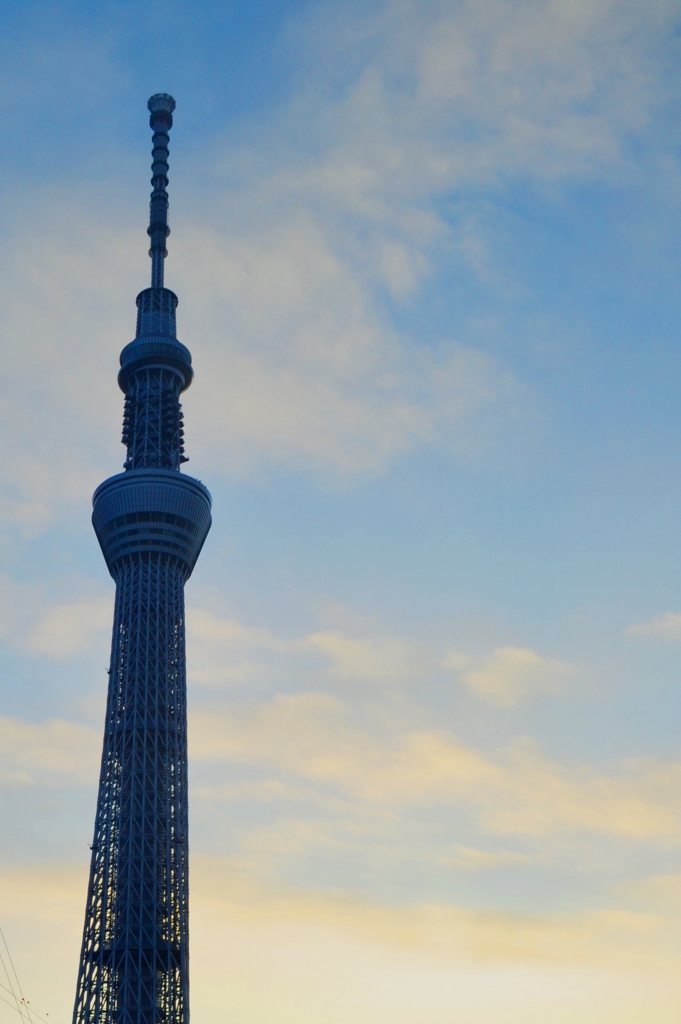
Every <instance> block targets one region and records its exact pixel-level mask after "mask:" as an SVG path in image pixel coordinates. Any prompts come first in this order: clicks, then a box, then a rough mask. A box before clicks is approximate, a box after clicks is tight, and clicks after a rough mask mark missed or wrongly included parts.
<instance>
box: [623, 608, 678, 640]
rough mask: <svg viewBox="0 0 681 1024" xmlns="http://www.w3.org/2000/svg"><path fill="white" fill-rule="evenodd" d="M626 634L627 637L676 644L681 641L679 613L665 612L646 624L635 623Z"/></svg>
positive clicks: (628, 628)
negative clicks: (668, 641) (667, 641)
mask: <svg viewBox="0 0 681 1024" xmlns="http://www.w3.org/2000/svg"><path fill="white" fill-rule="evenodd" d="M626 632H627V633H628V634H629V636H637V637H644V638H646V639H653V640H670V641H673V642H676V641H678V640H681V612H665V613H664V615H659V616H657V618H654V619H649V620H648V621H647V622H635V623H634V624H633V625H632V626H628V627H627V629H626Z"/></svg>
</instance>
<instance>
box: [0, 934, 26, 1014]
mask: <svg viewBox="0 0 681 1024" xmlns="http://www.w3.org/2000/svg"><path fill="white" fill-rule="evenodd" d="M0 937H2V944H3V946H4V947H5V949H6V951H7V959H8V960H9V962H10V966H11V968H12V973H13V975H14V980H15V981H16V983H17V988H18V989H19V995H20V996H21V1003H23V1005H24V1007H25V1009H26V1016H27V1017H28V1024H33V1022H32V1021H31V1011H30V1010H29V1009H28V1003H27V1002H26V999H25V998H24V993H23V990H22V988H21V982H20V981H19V975H18V974H17V969H16V967H15V966H14V960H12V954H11V953H10V951H9V946H8V945H7V939H6V938H5V933H4V931H3V930H2V926H0ZM0 956H2V952H1V951H0ZM3 967H5V964H4V960H3ZM5 974H6V975H7V979H8V980H10V978H9V972H8V970H7V967H5ZM10 988H11V989H12V990H13V989H14V985H13V984H12V982H11V980H10ZM12 995H14V998H15V999H16V995H15V993H14V991H12ZM19 1005H20V1004H19V1001H18V1000H17V1008H18V1007H19ZM22 1016H23V1015H22Z"/></svg>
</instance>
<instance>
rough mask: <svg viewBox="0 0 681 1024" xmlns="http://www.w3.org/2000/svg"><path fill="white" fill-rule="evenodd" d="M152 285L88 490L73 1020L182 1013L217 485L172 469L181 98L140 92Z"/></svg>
mask: <svg viewBox="0 0 681 1024" xmlns="http://www.w3.org/2000/svg"><path fill="white" fill-rule="evenodd" d="M148 106H149V110H150V112H151V118H150V124H151V127H152V129H153V132H154V136H153V154H152V158H153V164H152V175H153V176H152V179H151V183H152V186H153V192H152V194H151V216H150V224H149V229H148V233H149V237H150V239H151V248H150V250H149V255H150V256H151V259H152V274H151V283H152V287H151V288H147V289H146V290H145V291H143V292H141V293H140V295H138V297H137V332H136V337H135V340H134V341H132V342H131V343H130V344H129V345H127V346H126V347H125V348H124V349H123V352H122V353H121V370H120V373H119V376H118V381H119V384H120V386H121V389H122V390H123V392H124V394H125V413H124V417H123V443H124V444H125V445H126V447H127V458H126V461H125V464H124V468H125V472H123V473H120V474H118V475H117V476H114V477H111V478H110V479H109V480H106V481H105V482H104V483H103V484H102V485H101V486H100V487H98V488H97V490H96V491H95V495H94V500H93V504H94V511H93V516H92V520H93V524H94V528H95V531H96V533H97V537H98V539H99V542H100V545H101V547H102V552H103V554H104V557H105V559H106V563H107V566H108V568H109V572H110V573H111V575H112V576H113V578H114V580H115V582H116V603H115V611H114V625H113V638H112V645H111V665H110V669H109V692H108V701H107V710H106V724H105V730H104V749H103V754H102V767H101V773H100V779H99V798H98V802H97V814H96V820H95V834H94V840H93V843H92V860H91V865H90V881H89V886H88V895H87V906H86V911H85V928H84V932H83V945H82V951H81V958H80V969H79V974H78V985H77V992H76V1004H75V1009H74V1015H73V1021H74V1024H187V1022H188V1020H189V951H188V938H189V932H188V869H187V857H188V846H187V698H186V673H185V617H184V585H185V582H186V581H187V579H188V578H189V576H190V575H191V572H192V569H193V568H194V565H195V563H196V559H197V558H198V556H199V552H200V551H201V547H202V545H203V542H204V540H205V539H206V536H207V534H208V530H209V529H210V523H211V518H210V495H209V493H208V491H207V490H206V488H205V487H204V486H203V484H201V483H200V482H199V481H198V480H194V479H193V478H192V477H189V476H185V475H184V474H180V472H179V469H180V464H181V463H183V462H186V461H187V460H186V458H185V456H184V445H183V423H182V411H181V406H180V394H181V392H182V391H184V390H185V389H186V388H187V387H189V385H190V383H191V381H192V368H191V356H190V353H189V350H188V349H186V348H185V347H184V345H181V344H180V342H179V341H178V340H177V337H176V326H175V310H176V308H177V296H175V295H174V294H173V292H171V291H169V290H168V289H167V288H164V286H163V266H164V259H165V257H166V255H167V252H166V238H167V236H168V234H169V229H168V217H167V215H168V193H167V191H166V188H167V185H168V132H169V130H170V128H171V127H172V123H173V118H172V114H173V110H174V109H175V101H174V100H173V98H172V97H171V96H167V95H166V94H158V95H156V96H152V97H151V99H150V100H149V104H148Z"/></svg>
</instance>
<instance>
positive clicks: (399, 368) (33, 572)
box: [0, 0, 681, 1024]
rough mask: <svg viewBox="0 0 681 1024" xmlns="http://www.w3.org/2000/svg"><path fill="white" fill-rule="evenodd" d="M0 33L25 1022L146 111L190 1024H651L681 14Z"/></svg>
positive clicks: (16, 879) (97, 596) (93, 583)
mask: <svg viewBox="0 0 681 1024" xmlns="http://www.w3.org/2000/svg"><path fill="white" fill-rule="evenodd" d="M0 19H1V31H0V58H1V60H0V66H1V67H2V69H3V71H2V89H1V90H0V129H1V130H0V156H1V159H0V191H1V193H2V202H1V203H0V210H1V213H0V250H1V259H0V337H1V338H2V358H3V373H2V376H1V377H0V416H1V417H2V428H3V440H4V446H3V452H4V466H3V475H2V493H1V494H0V559H1V562H2V564H1V565H0V659H1V661H2V673H1V674H0V732H1V733H2V737H1V742H0V800H1V801H2V815H1V816H0V894H1V895H0V924H1V925H2V927H3V928H4V930H5V933H6V934H7V937H8V940H9V941H10V944H11V946H12V949H13V952H14V955H15V959H16V961H17V967H18V969H19V971H20V974H21V978H22V982H23V985H24V988H25V990H26V992H27V995H28V997H29V998H31V999H32V1000H33V1002H34V1003H35V1004H36V1005H37V1006H38V1007H39V1008H40V1009H43V1010H46V1011H48V1012H49V1014H50V1016H51V1017H54V1018H55V1019H59V1020H62V1021H64V1020H66V1019H67V1015H68V1014H69V1013H70V1006H71V1002H72V999H73V992H74V984H75V970H76V963H77V955H78V944H79V932H80V928H81V923H82V911H83V906H84V899H85V884H86V873H87V855H88V850H87V843H88V841H89V839H90V835H91V830H92V822H93V819H94V802H95V796H96V793H95V781H96V776H97V760H98V754H99V748H100V744H101V732H102V721H103V702H104V695H105V684H106V673H105V666H106V664H107V661H108V645H109V631H110V623H111V612H112V603H113V587H112V583H111V581H110V580H109V578H108V577H107V574H106V570H105V567H104V563H103V559H102V558H101V555H100V553H99V550H98V548H97V544H96V540H95V537H94V533H93V532H92V529H91V526H90V523H89V515H90V499H91V494H92V491H93V490H94V488H95V487H96V486H97V484H98V483H99V482H100V481H101V480H103V479H104V478H105V477H106V476H109V475H111V474H113V473H115V472H118V471H119V470H120V468H121V464H122V461H123V448H122V446H121V445H120V444H119V437H120V421H121V415H122V396H121V394H120V392H119V391H118V388H117V385H116V369H117V360H118V354H119V352H120V350H121V348H122V347H123V346H124V345H125V344H126V343H127V342H128V341H130V339H131V337H132V333H133V329H134V298H135V295H136V294H137V292H138V291H139V290H140V289H141V288H143V287H145V286H146V284H147V281H148V276H149V260H148V258H147V255H146V248H147V244H146V235H145V226H146V218H147V203H148V192H149V184H148V179H149V149H150V138H149V131H148V127H147V122H146V113H145V103H146V99H147V97H148V96H149V95H150V94H151V93H153V92H156V91H168V92H171V93H172V94H173V95H174V96H175V98H176V100H177V104H178V106H177V113H176V118H175V127H174V128H173V132H172V135H171V184H170V199H171V209H170V220H171V228H172V235H171V237H170V241H169V250H170V256H169V258H168V260H167V263H166V279H167V282H168V284H169V286H170V287H172V288H173V289H174V290H175V291H176V292H177V293H178V295H179V298H180V306H179V310H178V333H179V336H180V339H181V340H182V341H183V342H184V343H185V344H187V345H188V346H189V347H190V349H191V351H192V353H193V357H194V365H195V368H196V379H195V382H194V384H193V386H192V388H191V389H190V391H189V392H187V394H186V396H185V403H184V405H185V413H186V425H187V430H186V433H187V450H188V454H189V456H190V460H191V461H190V463H189V466H188V467H187V469H188V471H189V472H191V473H192V474H194V475H196V476H198V477H199V478H201V479H202V480H203V481H204V482H205V483H207V484H208V486H209V487H210V489H211V491H212V493H213V497H214V511H215V517H214V526H213V530H212V532H211V534H210V537H209V539H208V542H207V544H206V547H205V550H204V553H203V555H202V558H201V560H200V562H199V565H198V567H197V570H196V572H195V574H194V577H193V578H192V580H191V582H190V584H189V586H188V588H187V601H188V652H189V654H188V658H189V661H188V669H189V686H190V749H191V779H192V794H191V807H192V857H193V867H192V872H193V874H192V894H193V895H192V900H193V902H192V972H193V974H192V979H193V980H192V985H193V989H192V1000H193V1013H194V1018H195V1019H196V1020H198V1021H203V1022H205V1024H211V1022H213V1021H216V1022H217V1021H218V1020H219V1021H222V1020H223V1019H224V1017H225V1015H228V1016H229V1017H230V1019H231V1020H233V1021H234V1022H236V1024H270V1022H272V1024H273V1022H274V1021H275V1020H276V1022H277V1024H287V1022H289V1021H290V1022H291V1024H294V1022H295V1024H308V1022H309V1024H349V1022H350V1021H352V1022H353V1024H379V1022H380V1024H384V1022H386V1021H389V1022H390V1024H416V1022H418V1024H444V1022H447V1024H448V1022H449V1021H451V1020H452V1019H453V1018H454V1016H455V1015H457V1016H465V1018H466V1020H467V1021H468V1022H469V1024H488V1022H491V1021H492V1020H494V1021H499V1020H503V1021H504V1024H507V1022H508V1024H515V1022H516V1021H518V1022H519V1021H523V1024H545V1022H546V1021H547V1020H551V1022H552V1024H575V1022H579V1024H596V1022H597V1024H608V1022H609V1021H613V1022H615V1021H616V1022H617V1024H648V1022H649V1021H650V1020H651V1019H652V1018H654V1019H655V1022H656V1024H667V1022H670V1024H671V1022H672V1021H676V1019H677V1014H678V1009H677V1008H678V1001H679V996H680V995H681V992H680V991H679V982H678V954H679V952H681V859H680V858H681V805H680V803H679V795H678V794H679V792H680V788H679V783H680V782H681V744H680V742H679V736H680V728H679V722H680V721H681V718H680V715H679V696H678V693H679V689H678V665H679V655H680V651H681V584H680V583H679V580H680V579H681V564H680V563H681V558H680V553H679V552H680V548H679V529H678V525H677V524H678V521H679V508H680V507H681V493H680V492H681V487H680V485H679V474H678V464H679V451H681V413H680V408H681V407H680V403H679V398H678V396H679V382H680V381H681V355H680V353H681V349H680V346H679V323H680V322H681V293H680V290H679V286H678V281H679V272H680V269H681V268H680V266H679V240H680V238H681V163H680V146H681V137H680V136H681V129H680V128H679V124H680V123H681V122H680V121H679V117H678V111H679V47H680V42H679V40H680V38H681V37H680V35H679V25H680V21H681V9H680V8H679V4H678V3H672V2H666V0H659V2H657V0H655V2H649V3H647V4H645V5H643V4H641V3H636V2H633V0H551V2H548V0H515V2H511V0H468V2H465V0H461V2H458V3H455V2H452V0H422V2H420V3H415V2H410V0H382V2H375V3H373V2H369V3H367V2H364V3H361V4H360V3H354V2H349V0H339V2H329V3H316V2H310V3H295V2H289V3H285V2H279V3H276V4H275V3H264V2H251V3H249V4H245V3H242V2H234V3H232V4H218V3H215V4H210V3H202V2H200V0H198V2H195V3H193V4H188V3H164V4H151V3H135V4H131V3H107V2H104V3H100V4H97V5H91V4H87V5H86V4H82V3H76V2H72V3H63V4H56V3H55V4H49V3H48V4H32V3H30V2H29V3H22V4H10V3H7V4H5V5H4V6H3V10H2V13H1V14H0ZM3 1013H4V1014H5V1016H6V1019H7V1022H9V1021H10V1020H11V1019H12V1012H11V1010H10V1008H8V1007H6V1006H3V1004H2V1003H0V1024H5V1017H3V1016H2V1014H3Z"/></svg>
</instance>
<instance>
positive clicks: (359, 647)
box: [302, 630, 428, 682]
mask: <svg viewBox="0 0 681 1024" xmlns="http://www.w3.org/2000/svg"><path fill="white" fill-rule="evenodd" d="M302 646H303V647H304V648H309V649H311V650H313V651H318V652H319V653H320V654H322V655H323V656H324V657H325V658H326V659H327V660H328V662H329V664H330V672H331V673H332V674H333V675H335V676H338V677H339V678H340V679H360V680H364V681H367V682H387V681H389V680H393V679H406V678H409V677H410V676H413V675H414V674H418V673H419V672H422V671H423V669H424V667H426V668H427V667H428V666H427V663H426V665H425V666H424V658H423V656H422V655H421V652H419V651H418V650H417V649H416V648H415V646H414V645H413V644H410V643H405V642H404V641H403V640H398V639H396V638H395V637H391V636H377V637H369V638H364V639H359V640H356V639H353V638H351V637H347V636H345V634H343V633H341V632H340V631H339V630H323V631H322V632H320V633H312V634H311V635H310V636H308V637H306V638H305V640H304V641H302Z"/></svg>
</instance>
